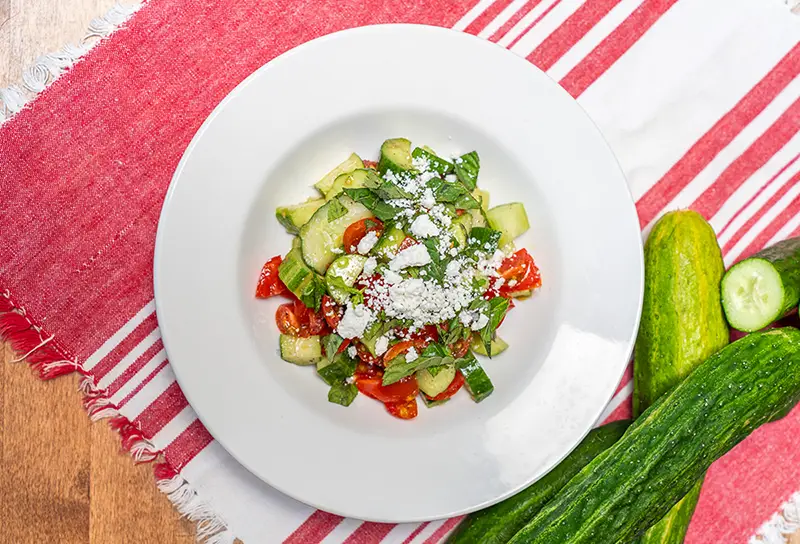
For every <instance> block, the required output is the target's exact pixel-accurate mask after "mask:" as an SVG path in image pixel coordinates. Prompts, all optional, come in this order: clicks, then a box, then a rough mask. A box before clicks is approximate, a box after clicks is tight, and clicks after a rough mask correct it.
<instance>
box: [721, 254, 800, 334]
mask: <svg viewBox="0 0 800 544" xmlns="http://www.w3.org/2000/svg"><path fill="white" fill-rule="evenodd" d="M798 298H800V238H792V239H789V240H784V241H783V242H779V243H777V244H775V245H774V246H772V247H769V248H767V249H765V250H763V251H760V252H758V253H756V254H755V255H754V256H752V257H750V258H749V259H745V260H744V261H742V262H740V263H738V264H736V265H734V266H733V267H732V268H731V269H730V270H728V271H727V272H726V273H725V276H724V277H723V278H722V307H723V308H724V309H725V316H726V317H727V319H728V323H730V324H731V326H733V327H734V328H736V329H739V330H740V331H745V332H753V331H757V330H760V329H763V328H764V327H766V326H767V325H769V324H770V323H772V322H773V321H776V320H777V319H779V318H781V317H783V315H784V314H786V313H787V312H788V311H789V310H792V309H793V308H794V307H795V306H796V305H797V302H798Z"/></svg>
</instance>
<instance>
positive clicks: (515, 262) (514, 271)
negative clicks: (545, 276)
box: [497, 248, 542, 295]
mask: <svg viewBox="0 0 800 544" xmlns="http://www.w3.org/2000/svg"><path fill="white" fill-rule="evenodd" d="M497 272H498V273H499V274H500V276H501V277H502V278H503V279H504V280H505V282H504V284H503V286H502V287H500V290H499V293H500V294H501V295H507V294H508V293H513V292H515V291H526V290H528V289H538V288H539V287H541V286H542V276H541V274H540V273H539V268H538V267H537V266H536V264H535V263H534V262H533V257H531V255H530V254H529V253H528V250H526V249H524V248H523V249H520V250H519V251H517V252H516V253H514V254H513V255H511V256H510V257H507V258H506V259H505V260H504V261H503V263H502V264H501V265H500V268H498V269H497ZM511 284H513V285H511Z"/></svg>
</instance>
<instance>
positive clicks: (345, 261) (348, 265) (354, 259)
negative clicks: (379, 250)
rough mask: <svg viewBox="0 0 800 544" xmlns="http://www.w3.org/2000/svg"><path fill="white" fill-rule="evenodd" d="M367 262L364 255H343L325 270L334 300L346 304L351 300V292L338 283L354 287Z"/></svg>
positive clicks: (326, 280) (329, 289)
mask: <svg viewBox="0 0 800 544" xmlns="http://www.w3.org/2000/svg"><path fill="white" fill-rule="evenodd" d="M366 262H367V258H366V257H364V256H363V255H342V256H341V257H339V258H338V259H336V260H335V261H333V262H332V263H331V265H330V266H329V267H328V271H327V272H325V283H326V284H327V286H328V294H330V296H331V297H333V300H335V301H336V302H338V303H339V304H345V303H346V302H347V301H348V300H350V293H348V292H347V291H346V290H344V289H342V288H341V286H340V285H337V284H338V283H340V282H342V283H344V284H345V285H346V286H347V287H352V286H353V285H354V284H355V283H356V280H357V279H358V276H359V274H361V271H362V270H364V263H366Z"/></svg>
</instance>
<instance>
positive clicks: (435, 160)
mask: <svg viewBox="0 0 800 544" xmlns="http://www.w3.org/2000/svg"><path fill="white" fill-rule="evenodd" d="M411 157H412V158H414V159H422V160H426V161H428V169H429V170H430V171H431V172H436V173H437V174H439V175H440V176H445V175H447V174H452V173H453V172H454V171H455V169H454V168H453V163H452V162H449V161H446V160H444V159H443V158H441V157H439V156H437V155H436V154H435V153H432V152H431V151H427V150H425V149H422V148H420V147H415V148H414V151H412V152H411Z"/></svg>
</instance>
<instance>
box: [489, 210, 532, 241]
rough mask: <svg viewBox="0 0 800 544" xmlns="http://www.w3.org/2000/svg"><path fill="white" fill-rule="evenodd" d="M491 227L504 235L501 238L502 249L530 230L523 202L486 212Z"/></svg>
mask: <svg viewBox="0 0 800 544" xmlns="http://www.w3.org/2000/svg"><path fill="white" fill-rule="evenodd" d="M486 218H487V219H488V221H489V226H490V227H492V228H493V229H495V230H499V231H500V232H502V233H503V235H502V236H501V237H500V247H503V246H505V245H506V244H508V243H510V242H512V241H513V240H514V238H516V237H517V236H520V235H521V234H523V233H524V232H525V231H527V230H528V229H529V228H530V224H529V223H528V214H526V213H525V206H523V205H522V203H521V202H511V203H509V204H503V205H501V206H495V207H494V208H492V209H491V210H489V211H488V212H486Z"/></svg>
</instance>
